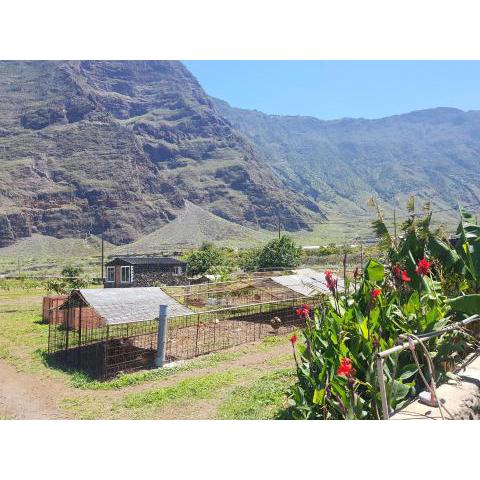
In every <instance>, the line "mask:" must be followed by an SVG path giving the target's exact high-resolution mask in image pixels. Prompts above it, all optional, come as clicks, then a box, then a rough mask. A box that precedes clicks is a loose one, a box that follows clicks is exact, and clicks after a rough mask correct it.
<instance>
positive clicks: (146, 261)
mask: <svg viewBox="0 0 480 480" xmlns="http://www.w3.org/2000/svg"><path fill="white" fill-rule="evenodd" d="M115 262H117V263H118V262H124V263H128V264H130V265H179V266H185V265H186V264H187V262H184V261H182V260H178V259H177V258H172V257H148V256H146V257H126V256H120V257H115V258H114V259H112V260H110V261H109V262H107V263H106V265H112V264H114V263H115Z"/></svg>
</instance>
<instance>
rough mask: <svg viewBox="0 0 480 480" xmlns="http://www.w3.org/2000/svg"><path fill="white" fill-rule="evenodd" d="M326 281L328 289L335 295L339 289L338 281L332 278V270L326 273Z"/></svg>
mask: <svg viewBox="0 0 480 480" xmlns="http://www.w3.org/2000/svg"><path fill="white" fill-rule="evenodd" d="M325 280H326V282H327V288H328V289H329V290H330V291H331V292H332V293H335V290H336V289H337V280H335V279H334V278H333V276H332V272H331V271H330V270H327V271H326V272H325Z"/></svg>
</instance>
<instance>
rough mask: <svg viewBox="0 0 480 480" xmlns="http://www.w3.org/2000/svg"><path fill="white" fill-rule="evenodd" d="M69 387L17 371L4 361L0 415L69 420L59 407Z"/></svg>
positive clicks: (1, 363) (0, 363)
mask: <svg viewBox="0 0 480 480" xmlns="http://www.w3.org/2000/svg"><path fill="white" fill-rule="evenodd" d="M64 395H65V386H61V385H60V386H59V385H56V384H55V383H54V382H50V381H43V380H42V379H40V378H38V377H33V376H31V375H28V374H25V373H22V372H19V371H17V369H16V368H15V367H13V366H12V365H10V364H8V363H7V362H6V361H5V360H2V359H0V416H3V417H6V418H13V419H19V420H46V419H60V418H67V415H66V414H65V412H64V411H63V410H60V409H59V408H58V399H59V398H62V397H63V396H64Z"/></svg>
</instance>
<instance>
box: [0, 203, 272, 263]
mask: <svg viewBox="0 0 480 480" xmlns="http://www.w3.org/2000/svg"><path fill="white" fill-rule="evenodd" d="M273 235H275V234H274V233H273V232H272V234H271V235H269V233H268V232H267V231H265V230H252V229H250V228H247V227H243V226H241V225H238V224H236V223H232V222H229V221H228V220H224V219H223V218H220V217H217V216H216V215H214V214H213V213H211V212H209V211H207V210H205V209H203V208H201V207H199V206H197V205H194V204H193V203H191V202H189V201H188V200H187V201H185V208H184V209H183V210H182V212H180V213H179V215H178V216H177V218H175V220H173V221H171V222H170V223H167V224H166V225H164V226H163V227H160V228H159V229H158V230H155V231H154V232H152V233H149V234H148V235H145V236H144V237H142V238H140V239H139V240H137V241H136V242H134V243H130V244H127V245H121V246H119V247H116V248H115V249H114V254H122V253H123V254H127V253H152V252H153V253H154V252H159V251H161V250H162V249H164V250H170V249H174V248H178V249H183V248H189V247H195V246H199V245H201V244H202V243H203V242H215V243H216V244H219V245H222V244H225V245H229V246H242V245H243V246H245V245H250V246H251V245H253V244H255V243H260V242H267V241H268V240H270V239H271V238H272V236H273ZM0 252H1V250H0Z"/></svg>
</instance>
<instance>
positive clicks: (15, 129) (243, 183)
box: [0, 61, 324, 246]
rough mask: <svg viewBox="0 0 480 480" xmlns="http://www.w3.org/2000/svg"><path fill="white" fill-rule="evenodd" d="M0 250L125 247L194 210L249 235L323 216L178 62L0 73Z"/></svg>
mask: <svg viewBox="0 0 480 480" xmlns="http://www.w3.org/2000/svg"><path fill="white" fill-rule="evenodd" d="M0 154H1V156H0V164H1V166H2V170H0V246H5V245H8V244H11V243H14V242H15V241H16V240H17V239H18V238H22V237H28V236H30V235H31V234H34V233H38V234H42V235H51V236H55V237H57V238H62V237H71V236H83V235H85V234H94V235H98V234H99V233H100V232H101V231H103V230H104V233H105V237H106V238H107V239H108V240H109V241H111V242H112V243H116V244H123V243H130V242H132V241H135V240H136V239H137V238H139V237H140V236H142V235H145V234H148V233H149V232H151V231H154V230H155V229H157V228H159V227H160V226H162V225H164V224H166V223H168V222H170V221H172V220H173V219H174V218H176V216H177V215H178V212H179V211H181V210H182V209H183V207H184V205H185V200H189V201H191V202H193V203H196V204H198V205H200V206H203V207H205V208H208V209H209V210H210V211H211V212H212V213H214V214H216V215H218V216H220V217H222V218H225V219H227V220H229V221H233V222H235V223H239V224H243V225H245V226H250V227H254V228H257V227H262V228H267V229H268V228H269V229H274V228H275V227H276V213H275V212H276V209H277V208H279V209H280V210H281V212H282V216H283V218H284V228H286V229H288V230H298V229H305V228H306V229H308V228H309V227H308V222H309V221H311V220H312V219H313V218H322V217H323V218H324V215H323V214H322V212H321V211H320V209H319V208H318V206H317V205H316V204H315V202H312V201H311V200H310V199H309V198H308V197H306V196H303V195H302V194H300V193H298V192H296V191H294V190H290V189H289V188H288V187H287V186H286V185H284V183H283V181H282V180H281V179H280V178H279V177H278V175H276V174H275V173H274V172H273V171H272V170H271V169H270V167H268V165H266V164H265V162H263V161H262V158H261V157H262V154H261V153H260V152H258V151H257V150H256V148H255V147H254V146H253V145H252V144H251V143H250V142H249V140H248V139H246V137H244V136H243V135H241V134H239V133H238V132H236V131H235V129H233V128H232V126H231V125H230V123H229V122H228V121H226V120H225V119H223V118H222V117H221V116H220V115H219V114H218V112H217V111H216V110H215V108H214V107H213V105H212V103H211V101H210V100H209V98H208V97H207V96H206V94H205V92H204V91H203V89H202V88H201V86H200V85H199V83H198V81H197V80H196V79H195V78H194V77H193V75H192V74H191V73H190V72H189V71H188V70H187V69H186V68H185V67H184V66H183V65H182V64H181V62H172V61H124V62H122V61H65V62H51V61H33V62H29V61H19V62H10V61H9V62H0Z"/></svg>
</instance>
